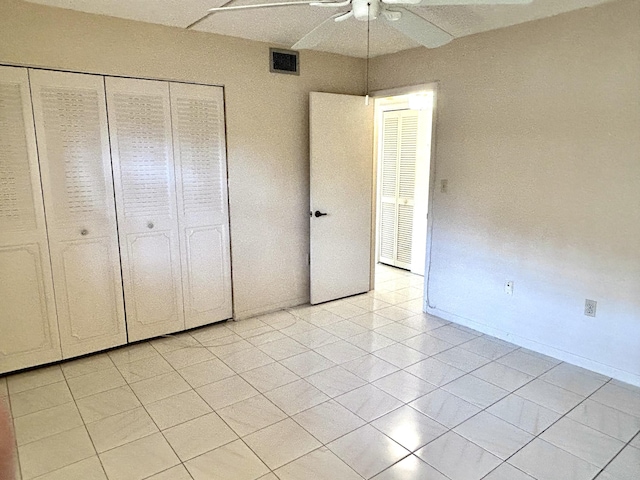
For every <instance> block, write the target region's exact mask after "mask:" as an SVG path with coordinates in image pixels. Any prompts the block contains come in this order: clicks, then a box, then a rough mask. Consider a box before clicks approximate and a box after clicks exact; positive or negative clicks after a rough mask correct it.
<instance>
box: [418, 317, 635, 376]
mask: <svg viewBox="0 0 640 480" xmlns="http://www.w3.org/2000/svg"><path fill="white" fill-rule="evenodd" d="M427 313H428V314H430V315H434V316H436V317H440V318H442V319H443V320H447V321H449V322H453V323H457V324H459V325H464V326H465V327H469V328H473V329H474V330H477V331H479V332H482V333H486V334H487V335H491V336H492V337H496V338H499V339H501V340H505V341H507V342H511V343H514V344H516V345H518V346H520V347H524V348H528V349H529V350H533V351H535V352H538V353H542V354H544V355H549V356H550V357H554V358H557V359H558V360H562V361H563V362H567V363H571V364H573V365H577V366H578V367H582V368H586V369H587V370H591V371H593V372H596V373H600V374H602V375H606V376H607V377H611V378H615V379H616V380H620V381H621V382H625V383H629V384H631V385H635V386H636V387H640V375H636V374H635V373H631V372H627V371H625V370H620V369H618V368H615V367H612V366H610V365H606V364H603V363H600V362H597V361H595V360H592V359H590V358H586V357H581V356H580V355H576V354H574V353H570V352H566V351H564V350H560V349H558V348H555V347H552V346H550V345H545V344H543V343H539V342H536V341H534V340H530V339H528V338H525V337H521V336H518V335H514V334H513V333H509V332H505V331H502V330H499V329H496V328H493V327H490V326H488V325H485V324H483V323H478V322H475V321H473V320H470V319H468V318H464V317H460V316H458V315H456V314H454V313H449V312H445V311H444V310H439V309H437V308H429V307H427Z"/></svg>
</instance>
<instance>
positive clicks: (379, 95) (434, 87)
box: [370, 81, 440, 312]
mask: <svg viewBox="0 0 640 480" xmlns="http://www.w3.org/2000/svg"><path fill="white" fill-rule="evenodd" d="M439 85H440V82H439V81H434V82H429V83H422V84H418V85H409V86H405V87H398V88H390V89H384V90H377V91H374V92H372V93H371V94H370V95H371V97H372V98H373V99H374V101H376V100H379V99H383V98H387V97H396V96H402V95H410V94H412V93H418V92H424V91H431V92H432V93H433V108H432V118H431V122H432V123H431V149H430V161H429V196H428V198H429V203H428V205H427V242H426V243H427V244H426V245H425V248H426V254H425V268H424V292H423V305H422V311H423V312H426V311H427V308H432V305H430V303H429V277H430V273H431V250H432V233H433V221H434V218H433V203H434V202H433V199H434V195H435V187H436V160H437V156H436V153H437V148H436V144H437V134H436V131H437V128H438V123H437V120H438V115H437V114H438V89H439ZM378 113H379V109H378V106H377V104H376V113H375V115H376V116H375V121H374V127H373V138H374V142H373V143H374V145H373V186H374V188H373V189H372V198H371V203H372V206H373V208H372V209H371V228H372V232H371V280H370V283H371V289H372V290H373V289H374V288H375V265H376V257H377V228H378V180H379V179H378V151H379V141H378V140H379V136H380V133H381V132H380V131H379V122H378Z"/></svg>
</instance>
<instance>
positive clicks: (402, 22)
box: [381, 8, 454, 48]
mask: <svg viewBox="0 0 640 480" xmlns="http://www.w3.org/2000/svg"><path fill="white" fill-rule="evenodd" d="M395 10H398V11H399V12H400V13H401V14H402V15H401V16H400V18H398V19H397V20H387V23H388V25H390V26H391V27H393V28H395V29H396V30H398V31H399V32H400V33H402V34H404V35H406V36H407V37H409V38H411V39H412V40H415V41H416V42H418V43H419V44H421V45H424V46H425V47H427V48H436V47H440V46H442V45H445V44H447V43H449V42H450V41H451V40H453V38H454V37H453V36H452V35H449V34H448V33H447V32H445V31H444V30H442V29H441V28H439V27H437V26H436V25H434V24H433V23H431V22H428V21H427V20H425V19H424V18H422V17H420V16H418V15H416V14H415V13H413V12H410V11H409V10H405V9H404V8H398V9H395ZM381 18H385V19H386V17H385V16H384V15H383V16H382V17H381Z"/></svg>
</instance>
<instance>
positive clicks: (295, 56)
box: [269, 48, 300, 75]
mask: <svg viewBox="0 0 640 480" xmlns="http://www.w3.org/2000/svg"><path fill="white" fill-rule="evenodd" d="M299 55H300V54H299V52H295V51H293V50H282V49H279V48H270V49H269V70H270V71H271V72H273V73H287V74H289V75H300V60H299Z"/></svg>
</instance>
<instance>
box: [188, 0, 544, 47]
mask: <svg viewBox="0 0 640 480" xmlns="http://www.w3.org/2000/svg"><path fill="white" fill-rule="evenodd" d="M532 1H533V0H337V1H336V0H315V1H314V0H294V1H291V2H276V3H261V4H253V5H231V6H228V5H229V4H230V3H232V2H233V0H231V1H229V2H227V3H226V4H225V5H224V6H221V7H215V8H211V9H209V11H208V13H207V15H205V16H204V17H202V18H200V19H198V20H196V21H195V22H193V23H192V24H191V25H189V26H188V27H187V28H191V27H193V26H195V25H196V24H198V23H200V22H201V21H203V20H204V19H205V18H207V17H209V15H212V14H214V13H216V12H228V11H237V10H251V9H260V8H279V7H288V6H293V5H298V6H299V5H310V6H312V7H323V8H344V7H349V6H350V7H351V8H350V9H349V10H347V11H341V12H339V13H336V14H335V15H332V16H331V17H329V18H327V19H326V20H325V21H323V22H322V23H320V24H319V25H318V26H317V27H316V28H314V29H313V30H312V31H311V32H309V33H308V34H307V35H305V36H304V37H302V38H301V39H300V40H299V41H298V42H296V43H295V44H294V45H293V46H292V47H291V48H293V49H296V50H298V49H309V48H313V47H315V46H316V45H318V44H320V43H321V42H322V41H323V40H325V39H327V38H329V37H330V36H331V35H332V33H333V32H334V30H335V29H336V28H337V26H338V25H339V24H340V22H343V21H345V20H348V19H350V18H355V19H356V20H360V21H365V22H368V21H371V20H377V19H381V20H383V21H385V22H387V23H388V24H389V25H390V26H391V27H393V28H395V29H396V30H398V31H399V32H400V33H402V34H404V35H405V36H407V37H409V38H411V39H412V40H414V41H415V42H417V43H419V44H420V45H423V46H425V47H427V48H436V47H440V46H442V45H444V44H446V43H449V42H450V41H451V40H453V38H454V37H453V36H452V35H450V34H449V33H447V32H445V31H444V30H442V29H441V28H440V27H438V26H437V25H434V24H433V23H431V22H429V21H427V20H425V19H424V18H422V17H420V16H419V15H417V14H415V13H413V12H412V11H410V10H407V9H406V8H404V7H425V6H436V5H524V4H528V3H531V2H532Z"/></svg>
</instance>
